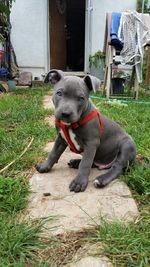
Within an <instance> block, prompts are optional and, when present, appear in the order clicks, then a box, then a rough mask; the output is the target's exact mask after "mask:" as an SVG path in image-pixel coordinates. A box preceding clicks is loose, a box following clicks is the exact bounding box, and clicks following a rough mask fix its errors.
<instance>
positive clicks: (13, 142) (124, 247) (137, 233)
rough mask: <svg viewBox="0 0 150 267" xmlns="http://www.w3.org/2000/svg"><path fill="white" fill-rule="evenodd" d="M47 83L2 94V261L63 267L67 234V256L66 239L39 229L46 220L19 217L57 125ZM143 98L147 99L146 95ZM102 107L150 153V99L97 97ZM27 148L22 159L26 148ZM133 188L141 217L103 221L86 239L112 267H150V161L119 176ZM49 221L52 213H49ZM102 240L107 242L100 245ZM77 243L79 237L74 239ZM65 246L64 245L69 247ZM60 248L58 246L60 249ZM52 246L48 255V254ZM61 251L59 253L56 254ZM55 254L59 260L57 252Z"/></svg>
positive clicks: (140, 148)
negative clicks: (50, 120)
mask: <svg viewBox="0 0 150 267" xmlns="http://www.w3.org/2000/svg"><path fill="white" fill-rule="evenodd" d="M48 93H49V89H48V88H44V87H43V88H34V89H26V90H17V91H15V93H11V94H8V95H3V96H0V149H1V150H0V152H1V153H0V172H1V169H3V168H4V167H5V166H6V165H7V164H9V163H10V162H11V161H12V160H14V159H15V160H16V161H15V162H14V164H12V165H11V166H10V167H9V168H8V169H7V170H5V171H3V172H1V173H0V213H1V216H0V266H2V267H7V266H12V267H22V266H39V267H44V266H45V267H48V266H53V267H55V266H60V259H58V258H60V257H61V262H64V261H67V259H71V255H72V254H71V253H70V252H69V251H70V245H69V242H71V241H69V239H68V240H67V244H68V246H67V245H65V246H66V247H67V249H68V251H65V253H64V255H65V256H64V259H62V255H60V253H59V251H60V249H62V240H60V239H59V240H55V239H54V238H51V239H50V238H49V239H48V238H46V237H44V236H43V234H42V232H41V229H42V227H43V224H44V221H39V222H30V221H25V222H20V221H19V215H20V213H21V211H22V210H23V209H24V208H25V207H26V206H27V198H28V194H29V190H30V189H29V185H28V179H29V177H30V176H31V173H33V171H34V165H35V163H37V162H39V161H40V160H41V159H42V158H44V157H45V153H44V152H42V147H43V146H44V145H45V144H46V143H47V142H48V141H50V140H54V137H55V130H54V128H50V127H49V126H48V125H47V124H46V123H45V122H44V118H45V117H46V116H48V115H49V114H51V111H48V110H44V109H43V107H42V100H43V96H44V95H46V94H48ZM145 101H148V100H147V99H146V100H145ZM94 103H95V104H96V106H97V107H98V108H99V109H100V111H101V112H102V113H103V114H105V115H107V116H109V117H110V118H112V119H114V120H116V121H117V122H119V123H120V124H121V125H122V126H123V127H124V128H125V129H126V131H127V132H128V133H129V134H131V135H132V137H133V138H134V140H135V142H136V144H137V150H138V154H140V155H142V156H146V157H150V134H149V131H150V130H149V129H150V119H149V114H150V104H144V103H141V104H136V103H129V104H128V106H127V107H122V106H113V105H108V104H107V103H106V102H104V101H100V100H98V99H95V100H94ZM31 140H32V143H31V145H30V147H29V148H28V149H27V151H26V153H25V154H23V156H22V157H20V158H19V156H20V155H21V153H22V152H23V151H24V150H25V149H26V148H27V146H28V144H29V143H30V141H31ZM121 179H122V180H124V181H125V182H126V183H127V184H128V185H129V187H130V189H131V190H132V193H133V195H134V197H135V198H136V201H137V203H138V206H139V210H140V217H139V218H138V220H137V221H136V222H135V223H131V224H129V225H126V226H124V225H122V224H117V223H114V224H111V225H108V224H107V223H105V222H104V223H103V224H102V225H101V226H99V227H98V228H97V229H95V230H93V231H92V232H90V233H88V237H87V233H86V234H85V235H84V237H85V236H86V240H85V238H84V242H92V243H93V242H94V243H95V242H96V243H97V246H98V247H99V248H100V252H101V253H103V255H106V256H108V257H109V258H110V259H111V260H112V261H113V263H114V266H129V267H134V266H139V267H148V266H150V256H149V255H150V205H149V201H150V168H148V163H147V162H143V163H142V164H140V163H137V164H136V165H135V166H134V167H133V168H132V169H131V170H130V171H129V172H127V173H126V174H125V175H124V176H122V177H121ZM49 219H50V220H51V219H53V218H49ZM101 242H102V243H104V244H105V246H104V247H103V249H102V248H101V245H100V244H101ZM73 243H74V244H75V242H74V241H73ZM65 246H64V247H65ZM58 248H59V249H58ZM47 250H48V254H49V256H47V257H46V256H44V255H46V254H47V253H46V251H47ZM56 252H57V253H56ZM54 254H55V257H54V258H55V260H53V259H54V258H53V256H54Z"/></svg>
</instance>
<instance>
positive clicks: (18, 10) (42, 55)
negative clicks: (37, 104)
mask: <svg viewBox="0 0 150 267" xmlns="http://www.w3.org/2000/svg"><path fill="white" fill-rule="evenodd" d="M47 12H48V11H47V0H16V1H15V3H14V4H13V7H12V11H11V25H12V34H11V41H12V44H13V47H14V49H15V53H16V56H17V62H18V65H19V67H20V70H28V71H30V70H31V72H32V74H33V76H40V75H41V74H42V73H45V72H46V71H47V66H48V55H47V46H48V41H47V26H48V25H47V24H48V23H47ZM40 78H41V77H40Z"/></svg>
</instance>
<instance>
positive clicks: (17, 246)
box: [0, 214, 56, 267]
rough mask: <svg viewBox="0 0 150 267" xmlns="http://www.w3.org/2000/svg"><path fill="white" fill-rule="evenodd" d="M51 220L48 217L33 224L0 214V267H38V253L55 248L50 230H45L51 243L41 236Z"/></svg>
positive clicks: (54, 241) (12, 215)
mask: <svg viewBox="0 0 150 267" xmlns="http://www.w3.org/2000/svg"><path fill="white" fill-rule="evenodd" d="M53 219H54V218H52V217H49V218H47V219H43V220H40V221H35V222H33V221H32V222H31V221H30V220H28V221H23V222H19V220H18V219H17V217H16V214H11V216H10V215H7V216H6V215H5V214H2V215H1V216H0V230H1V234H0V266H1V267H23V266H38V263H37V262H38V261H40V257H41V256H40V252H41V253H42V251H43V250H44V249H48V248H50V247H54V246H56V240H55V239H54V238H50V231H51V230H52V229H47V230H48V232H49V239H51V242H48V238H46V237H45V235H44V234H42V230H43V227H44V225H45V223H46V221H52V220H53ZM45 231H46V228H45ZM38 253H39V255H38Z"/></svg>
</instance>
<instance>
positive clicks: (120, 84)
mask: <svg viewBox="0 0 150 267" xmlns="http://www.w3.org/2000/svg"><path fill="white" fill-rule="evenodd" d="M124 83H125V73H124V71H122V70H119V69H117V68H112V92H113V94H123V93H124Z"/></svg>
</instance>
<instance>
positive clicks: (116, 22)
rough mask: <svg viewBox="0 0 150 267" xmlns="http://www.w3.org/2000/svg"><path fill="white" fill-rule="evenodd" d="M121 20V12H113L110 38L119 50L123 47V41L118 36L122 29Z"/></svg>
mask: <svg viewBox="0 0 150 267" xmlns="http://www.w3.org/2000/svg"><path fill="white" fill-rule="evenodd" d="M120 21H121V13H118V12H113V13H112V16H111V25H110V39H111V45H113V46H114V47H115V49H116V50H118V51H121V50H122V48H123V43H122V41H121V40H120V39H119V36H118V32H119V31H120Z"/></svg>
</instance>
